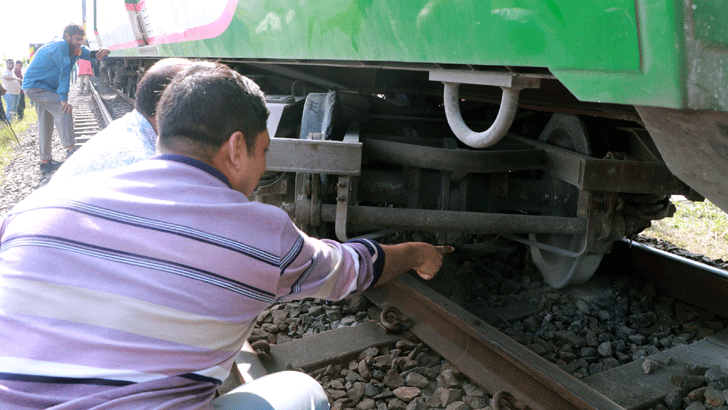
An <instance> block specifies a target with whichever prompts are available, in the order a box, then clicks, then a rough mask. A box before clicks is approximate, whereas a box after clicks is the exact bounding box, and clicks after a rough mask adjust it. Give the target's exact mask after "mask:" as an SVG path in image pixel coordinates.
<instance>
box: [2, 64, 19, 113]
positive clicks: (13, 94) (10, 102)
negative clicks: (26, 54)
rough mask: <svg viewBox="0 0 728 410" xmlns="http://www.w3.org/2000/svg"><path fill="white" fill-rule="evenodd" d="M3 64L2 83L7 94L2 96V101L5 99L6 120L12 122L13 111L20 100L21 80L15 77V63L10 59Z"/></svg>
mask: <svg viewBox="0 0 728 410" xmlns="http://www.w3.org/2000/svg"><path fill="white" fill-rule="evenodd" d="M5 63H6V64H5V68H3V70H2V82H3V87H5V89H6V90H7V92H6V93H5V95H4V96H3V99H5V103H6V105H7V108H6V111H5V113H6V116H7V117H8V120H10V121H13V119H14V118H15V111H16V109H17V107H18V101H19V100H20V86H21V85H22V83H23V80H21V79H20V78H18V76H16V75H15V72H14V70H15V61H14V60H13V59H12V58H9V59H8V60H7V61H6V62H5Z"/></svg>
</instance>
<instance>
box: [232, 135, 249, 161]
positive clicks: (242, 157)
mask: <svg viewBox="0 0 728 410" xmlns="http://www.w3.org/2000/svg"><path fill="white" fill-rule="evenodd" d="M227 145H228V146H227V150H228V160H229V161H230V163H231V164H232V165H233V167H234V168H236V169H240V168H241V167H244V166H245V164H247V162H248V147H247V146H246V145H245V137H243V133H242V132H240V131H235V132H234V133H232V135H230V138H228V143H227Z"/></svg>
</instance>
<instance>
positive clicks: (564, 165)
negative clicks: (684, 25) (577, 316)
mask: <svg viewBox="0 0 728 410" xmlns="http://www.w3.org/2000/svg"><path fill="white" fill-rule="evenodd" d="M124 61H125V64H126V67H127V68H126V70H125V73H127V74H126V76H127V80H128V81H129V82H131V83H133V81H134V78H135V77H136V76H138V75H139V74H140V73H141V71H143V67H148V66H149V65H151V63H152V62H153V61H152V60H143V61H133V60H124ZM223 62H225V63H227V64H229V65H231V66H232V67H234V68H235V69H236V70H238V71H239V72H241V73H242V74H244V75H247V76H249V77H250V78H252V79H253V80H255V81H256V82H258V84H259V85H260V86H261V88H262V89H263V90H264V91H265V92H266V96H267V99H268V106H269V109H270V111H271V117H270V120H269V123H268V125H269V133H270V135H271V136H272V137H274V138H272V140H271V147H270V150H269V154H268V157H267V170H268V172H267V173H266V175H265V176H264V178H263V179H262V180H261V182H260V184H259V187H258V189H257V190H256V193H255V196H256V199H257V200H258V201H260V202H265V203H269V204H273V205H276V206H279V207H282V208H283V209H284V210H286V211H287V212H288V213H289V215H290V216H291V218H293V219H294V221H295V222H296V224H297V225H298V226H299V227H300V228H301V229H302V230H304V231H305V232H307V233H309V234H311V235H315V236H333V237H336V238H337V239H339V240H342V241H344V240H347V239H350V238H353V237H359V236H368V237H380V236H383V235H386V234H387V233H390V232H392V230H394V229H398V230H401V229H416V230H422V231H429V232H432V233H433V234H434V235H435V237H436V238H437V240H438V241H439V242H441V243H454V244H457V243H458V241H461V240H463V239H464V238H465V237H466V236H467V235H470V234H493V235H501V236H503V237H506V238H509V239H511V240H514V241H517V242H520V243H523V244H525V245H527V246H528V247H529V248H530V253H531V256H532V260H533V262H534V264H535V265H536V266H537V267H538V269H539V270H540V271H541V273H542V274H543V276H544V278H545V280H546V282H547V283H548V284H549V285H551V286H553V287H556V288H561V287H564V286H567V285H570V284H577V283H582V282H584V281H586V280H588V279H589V278H590V277H591V276H592V275H593V274H594V272H595V271H596V269H597V267H598V266H599V263H600V262H601V259H602V257H603V255H604V254H605V253H608V252H609V251H610V248H611V245H612V243H613V242H614V241H616V240H618V239H620V238H623V237H625V236H627V237H628V236H630V235H634V234H636V233H638V232H640V231H642V230H643V229H645V228H646V227H649V226H650V223H651V221H652V220H656V219H661V218H665V217H669V216H671V215H672V212H674V207H673V206H672V205H671V203H670V201H669V199H670V196H671V195H683V196H685V197H687V198H688V199H693V200H701V199H703V197H702V196H701V195H700V194H699V193H698V192H696V191H695V190H693V189H691V187H690V186H688V185H687V184H685V183H684V182H683V181H681V180H680V179H678V178H677V177H676V176H675V175H674V174H678V175H681V174H680V172H676V171H675V170H674V169H673V170H671V169H669V168H668V166H669V165H670V163H669V161H668V163H666V160H665V159H663V156H662V152H664V150H663V149H662V148H659V149H658V145H659V141H655V140H654V138H653V136H654V134H655V129H654V127H655V126H656V125H655V121H656V120H655V119H654V118H653V117H654V115H657V114H653V113H652V111H650V114H653V117H650V119H649V122H648V124H645V121H643V116H644V115H646V114H643V113H642V111H639V112H638V110H637V109H636V108H635V107H634V106H626V105H614V104H597V103H583V102H580V101H578V100H577V99H576V98H574V97H573V96H572V95H571V94H570V93H569V92H568V90H566V88H565V87H563V85H561V83H559V81H558V80H556V79H555V78H554V77H553V76H552V75H551V74H550V73H549V72H548V71H547V70H543V69H521V70H517V69H513V68H506V67H476V68H477V70H473V67H461V66H456V67H455V66H448V67H443V66H434V65H408V66H393V65H392V66H387V65H384V64H379V65H376V66H373V65H367V64H366V63H357V64H352V63H351V62H347V63H338V62H330V63H327V64H323V65H322V62H316V63H315V64H314V63H311V62H305V61H304V62H296V64H291V63H290V62H275V61H273V62H271V61H265V62H261V61H239V60H230V61H223ZM473 73H475V74H473ZM443 83H444V84H445V85H444V86H443ZM448 84H449V85H448ZM448 87H450V88H449V89H448ZM132 88H133V87H127V89H128V90H129V91H130V92H131V89H132ZM499 88H500V89H499ZM508 92H511V93H515V95H516V97H515V100H513V97H512V96H508V95H507V93H508ZM453 93H454V95H453ZM448 98H449V99H450V102H449V103H448ZM506 99H509V101H506ZM508 104H510V105H511V108H510V112H508V113H506V114H504V111H503V110H504V109H508V108H507V107H506V108H504V106H506V105H508ZM453 109H457V111H456V112H455V113H453ZM640 109H641V110H643V111H645V112H646V111H649V110H651V109H650V108H647V107H641V108H640ZM641 114H643V115H641ZM508 116H510V118H505V120H504V117H508ZM724 117H725V115H723V117H721V118H722V119H721V121H725V118H724ZM504 121H505V122H504ZM491 124H494V125H491ZM496 128H500V129H496ZM473 129H475V130H485V131H473ZM494 129H495V131H494ZM726 129H728V128H726ZM453 130H454V131H453ZM463 133H464V134H466V135H465V136H463V135H462V134H463ZM494 134H495V135H494ZM651 134H652V135H651ZM673 136H674V135H673ZM469 138H470V139H471V140H472V138H475V139H476V140H477V141H476V142H475V143H474V144H475V145H476V146H478V148H473V147H472V145H473V142H472V141H469V140H468V139H469ZM482 141H485V142H482ZM663 141H664V138H663ZM478 144H480V145H478ZM673 156H674V155H673ZM723 162H724V163H726V161H723ZM672 168H675V167H672ZM677 168H678V171H679V169H681V168H683V167H682V166H678V167H677ZM686 168H689V166H686ZM693 186H694V185H693ZM716 203H718V204H719V206H721V204H720V202H719V201H717V202H716Z"/></svg>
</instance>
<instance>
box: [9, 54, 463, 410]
mask: <svg viewBox="0 0 728 410" xmlns="http://www.w3.org/2000/svg"><path fill="white" fill-rule="evenodd" d="M200 107H205V109H200ZM267 116H268V110H267V108H266V106H265V100H264V97H263V94H262V92H261V91H260V89H259V88H258V87H257V86H256V85H255V84H254V83H253V82H252V81H250V80H249V79H247V78H245V77H243V76H241V75H239V74H237V73H236V72H235V71H233V70H231V69H229V68H228V67H226V66H224V65H221V64H217V63H204V62H203V63H195V64H193V65H191V66H190V67H188V68H187V69H185V70H184V71H182V72H180V73H179V74H178V75H177V76H176V77H175V78H174V80H173V81H172V82H171V83H170V84H169V86H168V87H167V88H166V89H165V91H164V94H163V95H162V98H161V101H160V103H159V106H158V110H157V117H156V120H157V126H158V131H159V140H158V142H157V144H158V153H159V154H158V155H156V156H154V157H152V158H150V159H148V160H144V161H141V162H137V163H135V164H132V165H129V166H126V167H121V168H116V169H113V170H110V171H103V172H97V173H89V174H85V175H80V176H78V177H75V178H69V179H68V180H63V181H58V182H57V183H53V184H49V185H47V186H45V187H43V188H41V189H39V190H37V191H36V192H35V193H34V194H32V195H31V196H29V197H28V198H27V199H26V200H24V201H23V202H21V203H19V204H18V205H17V206H16V207H15V208H14V209H13V210H12V211H11V212H10V213H9V214H8V215H7V216H6V218H5V219H4V221H3V222H2V226H0V340H2V341H3V349H2V351H1V352H0V402H1V403H4V404H5V405H8V406H10V407H11V408H19V409H40V408H49V407H52V408H53V409H59V410H61V409H111V408H113V409H140V408H167V409H172V408H174V409H212V408H219V409H222V408H236V409H326V408H328V403H327V401H326V396H325V394H324V392H323V389H322V388H321V386H319V385H318V383H316V382H315V380H313V379H311V378H309V377H308V376H306V375H304V374H302V373H292V372H283V373H276V374H273V375H269V376H266V377H263V378H261V379H258V380H256V381H254V382H252V383H249V384H246V385H244V386H241V389H240V390H235V391H233V392H231V393H229V394H227V395H224V396H221V397H219V398H217V399H215V400H213V397H214V393H215V389H216V387H217V386H218V385H219V384H220V383H221V382H222V381H223V380H224V379H225V378H226V377H227V375H228V373H229V371H230V368H231V366H232V364H233V361H234V359H235V356H236V354H237V353H238V351H239V350H240V348H241V346H242V345H243V343H244V342H245V340H246V338H247V337H248V336H249V334H250V332H251V330H252V328H253V325H254V323H255V321H256V318H257V316H258V315H259V314H260V313H261V312H262V311H263V310H264V309H265V308H267V307H268V306H270V305H271V304H273V303H277V302H285V301H291V300H295V299H300V298H307V297H315V298H322V299H327V300H339V299H342V298H344V297H346V296H348V295H351V294H355V293H360V292H363V291H364V290H366V289H368V288H370V287H372V286H376V285H380V284H383V283H386V282H387V281H389V280H392V279H393V278H395V277H397V276H399V275H401V274H403V273H405V272H408V271H410V270H416V271H417V272H418V274H419V275H420V276H422V277H424V278H426V279H429V278H432V277H433V276H434V275H435V274H436V273H437V272H438V271H439V269H440V267H441V264H442V259H443V256H444V255H445V254H446V253H448V252H451V251H452V248H451V247H436V246H432V245H429V244H425V243H419V242H410V243H404V244H399V245H390V246H387V245H379V244H377V243H376V242H373V241H369V240H354V241H350V242H347V243H343V244H342V243H338V242H335V241H330V240H317V239H314V238H310V237H308V236H306V235H305V234H303V233H302V232H301V231H299V230H298V229H297V228H296V227H295V226H294V225H293V223H292V222H291V220H290V219H289V218H288V216H287V214H286V213H285V212H283V211H282V210H280V209H278V208H275V207H272V206H269V205H264V204H260V203H256V202H250V201H249V200H248V198H249V197H250V195H251V194H252V192H253V190H254V189H255V187H256V184H257V182H258V180H259V178H260V177H261V175H262V174H263V172H264V171H265V154H266V150H267V149H268V145H269V137H268V132H267V131H266V119H267ZM54 406H55V407H54Z"/></svg>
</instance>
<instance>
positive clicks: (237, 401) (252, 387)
mask: <svg viewBox="0 0 728 410" xmlns="http://www.w3.org/2000/svg"><path fill="white" fill-rule="evenodd" d="M212 406H213V408H214V409H215V410H233V409H234V410H328V409H329V401H328V399H327V398H326V393H325V392H324V389H323V388H322V387H321V385H320V384H319V383H318V382H317V381H316V380H314V379H313V378H312V377H311V376H309V375H307V374H305V373H299V372H294V371H283V372H278V373H273V374H269V375H267V376H263V377H261V378H260V379H255V380H253V381H252V382H250V383H246V384H244V385H242V386H240V387H238V388H237V389H235V390H233V391H231V392H229V393H226V394H223V395H222V396H220V397H218V398H216V399H215V400H213V401H212Z"/></svg>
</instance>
